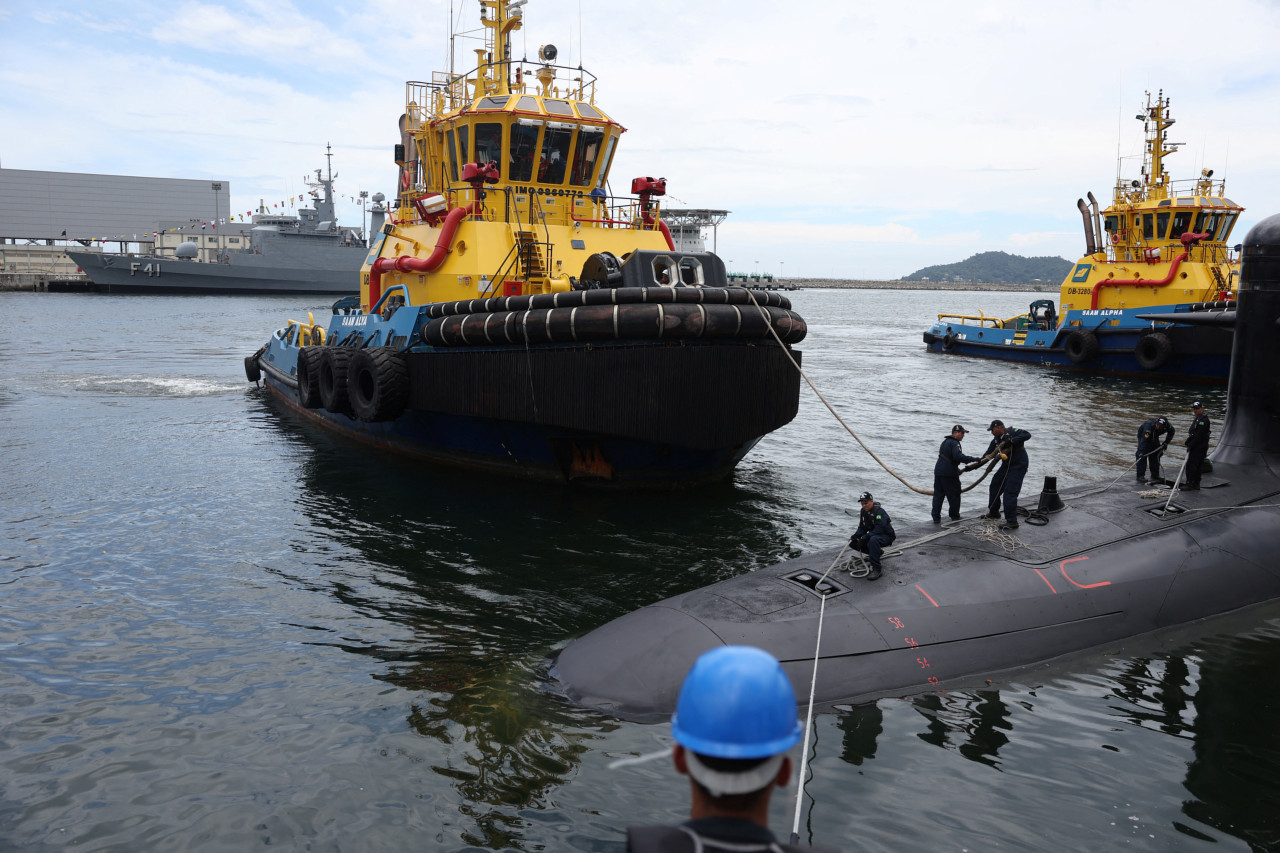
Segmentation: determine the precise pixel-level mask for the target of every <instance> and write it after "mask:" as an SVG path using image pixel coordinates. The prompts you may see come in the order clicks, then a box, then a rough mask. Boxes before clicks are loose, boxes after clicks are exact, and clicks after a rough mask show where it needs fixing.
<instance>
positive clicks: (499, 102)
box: [476, 95, 511, 110]
mask: <svg viewBox="0 0 1280 853" xmlns="http://www.w3.org/2000/svg"><path fill="white" fill-rule="evenodd" d="M509 100H511V96H510V95H501V96H495V97H490V98H481V99H480V102H479V103H478V104H476V109H478V110H500V109H502V108H503V107H505V106H506V105H507V101H509Z"/></svg>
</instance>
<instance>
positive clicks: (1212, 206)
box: [924, 92, 1244, 384]
mask: <svg viewBox="0 0 1280 853" xmlns="http://www.w3.org/2000/svg"><path fill="white" fill-rule="evenodd" d="M1138 118H1139V119H1141V120H1142V121H1143V122H1144V127H1145V133H1146V148H1145V153H1144V164H1143V169H1142V178H1141V180H1138V179H1133V180H1129V181H1126V180H1123V179H1121V180H1118V181H1117V183H1116V186H1115V190H1114V196H1113V201H1112V204H1111V206H1110V207H1107V208H1106V209H1105V210H1102V211H1101V212H1100V211H1099V209H1098V202H1097V200H1096V199H1095V198H1094V197H1093V193H1089V194H1088V197H1089V203H1086V202H1085V201H1084V199H1080V200H1079V201H1078V202H1077V207H1078V208H1079V210H1080V213H1081V216H1082V217H1083V221H1084V235H1085V254H1084V256H1082V257H1081V258H1080V259H1079V260H1078V261H1077V262H1076V264H1075V265H1074V266H1073V267H1072V269H1071V271H1070V272H1068V273H1067V276H1066V279H1065V280H1064V281H1063V282H1062V286H1061V289H1060V292H1059V299H1058V304H1057V305H1055V304H1054V302H1053V300H1049V299H1042V300H1036V301H1034V302H1032V303H1031V304H1030V306H1029V310H1028V311H1027V313H1025V314H1020V315H1017V316H1014V317H1008V318H1001V317H995V316H989V315H987V314H986V313H985V312H983V311H981V310H979V311H976V312H969V313H965V312H961V313H945V314H939V315H938V321H937V322H936V323H934V324H933V325H932V326H930V328H929V329H928V330H926V331H925V332H924V342H925V345H926V346H927V348H928V350H929V351H930V352H934V353H940V354H945V355H963V356H973V357H977V358H996V359H1002V360H1005V361H1019V362H1025V363H1030V364H1042V365H1047V366H1052V367H1060V368H1066V369H1070V370H1077V371H1084V372H1088V373H1100V374H1112V375H1120V376H1136V377H1143V378H1158V379H1174V380H1182V381H1198V382H1208V383H1215V384H1223V383H1225V382H1226V381H1227V374H1228V370H1229V368H1230V361H1231V345H1232V332H1231V323H1232V320H1233V318H1234V311H1235V298H1236V288H1237V280H1238V277H1239V271H1240V264H1239V258H1238V257H1237V256H1236V254H1235V252H1234V251H1233V250H1232V249H1231V248H1229V244H1228V241H1229V238H1230V236H1231V231H1232V228H1233V227H1234V226H1235V224H1236V220H1237V218H1238V217H1239V215H1240V213H1241V212H1242V211H1243V210H1244V208H1242V207H1241V206H1240V205H1238V204H1236V203H1235V202H1234V201H1232V200H1231V199H1230V198H1227V197H1226V195H1225V185H1224V182H1223V181H1222V180H1221V179H1215V178H1214V177H1213V170H1212V169H1203V170H1202V171H1201V174H1200V176H1199V177H1198V178H1195V179H1192V180H1186V181H1178V182H1174V181H1171V180H1170V179H1169V175H1168V173H1167V172H1166V170H1165V164H1164V161H1165V158H1166V157H1167V156H1169V155H1171V154H1173V153H1175V152H1176V151H1177V143H1171V142H1169V141H1168V138H1167V137H1168V129H1169V127H1170V126H1172V125H1173V123H1174V119H1173V118H1172V116H1171V115H1170V109H1169V100H1168V99H1167V98H1165V97H1164V94H1163V92H1160V93H1158V94H1157V96H1156V99H1155V100H1154V102H1153V101H1152V99H1151V96H1150V94H1149V93H1148V95H1147V101H1146V107H1145V108H1144V110H1143V112H1142V113H1141V114H1140V115H1139V116H1138ZM1188 315H1195V319H1196V320H1197V321H1198V322H1194V323H1190V322H1183V321H1184V320H1185V319H1186V318H1187V317H1188ZM1206 320H1208V322H1206Z"/></svg>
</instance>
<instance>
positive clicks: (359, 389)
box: [347, 347, 409, 422]
mask: <svg viewBox="0 0 1280 853" xmlns="http://www.w3.org/2000/svg"><path fill="white" fill-rule="evenodd" d="M347 399H348V400H349V401H350V403H351V411H352V413H353V414H354V415H355V416H356V417H357V418H359V419H360V420H362V421H366V422H372V421H393V420H395V419H396V418H398V417H400V415H401V413H403V412H404V407H405V405H406V404H407V403H408V402H409V365H408V362H407V361H406V360H405V357H404V356H403V355H402V354H401V353H399V352H398V351H396V350H394V349H392V348H391V347H371V348H369V349H362V350H356V352H355V354H354V355H353V356H352V357H351V364H350V365H349V366H348V367H347Z"/></svg>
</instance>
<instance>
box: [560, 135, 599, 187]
mask: <svg viewBox="0 0 1280 853" xmlns="http://www.w3.org/2000/svg"><path fill="white" fill-rule="evenodd" d="M603 139H604V133H603V132H601V131H598V130H581V131H579V132H578V147H577V148H576V149H574V152H573V171H571V172H570V173H569V183H571V184H573V185H574V186H575V187H585V186H586V185H587V184H589V183H591V173H592V172H594V171H595V169H596V157H597V156H598V155H599V154H600V142H601V141H602V140H603Z"/></svg>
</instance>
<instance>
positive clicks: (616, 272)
mask: <svg viewBox="0 0 1280 853" xmlns="http://www.w3.org/2000/svg"><path fill="white" fill-rule="evenodd" d="M523 5H524V4H523V3H518V2H509V0H480V7H481V24H482V29H483V32H484V45H483V47H481V48H478V49H477V50H476V51H475V52H476V56H477V59H478V62H477V65H476V67H475V68H474V69H472V70H471V71H469V72H466V73H454V72H453V71H450V72H447V73H446V72H440V73H436V74H434V75H433V77H432V79H431V82H429V83H427V82H410V83H408V84H407V97H406V109H405V112H404V114H403V116H401V118H400V128H399V129H400V139H399V143H398V144H397V145H396V146H395V157H396V162H397V163H398V165H399V167H400V183H399V200H398V205H397V207H396V209H395V211H393V215H392V218H391V220H390V221H389V222H388V223H387V224H386V226H385V227H384V228H383V230H382V233H380V234H377V235H375V239H374V240H373V241H371V245H370V248H369V252H368V257H367V258H366V260H365V265H364V267H363V269H362V271H361V273H360V296H359V305H358V308H356V307H354V306H353V307H352V308H351V313H342V309H341V308H340V305H335V308H334V311H335V314H334V316H333V317H332V318H330V319H329V320H328V322H327V323H326V324H325V325H324V326H321V325H320V324H317V323H316V322H315V321H314V319H313V318H312V317H310V316H308V319H307V320H306V321H300V320H290V321H288V323H286V325H284V326H283V327H281V328H280V329H278V330H277V331H276V332H275V333H274V334H273V335H272V336H271V337H270V339H269V340H268V341H267V343H266V344H265V345H264V346H263V347H262V348H261V349H260V350H259V351H258V352H256V353H254V354H253V355H251V356H249V357H248V358H247V359H246V360H245V372H246V374H247V376H248V378H249V380H250V381H253V382H256V381H258V380H259V379H263V380H265V382H266V385H267V387H268V388H269V389H270V390H271V392H273V394H275V395H276V396H277V397H279V398H281V399H283V400H284V401H285V402H286V403H287V404H289V405H290V406H291V407H292V408H294V409H295V410H297V411H299V412H302V413H304V414H305V415H306V416H308V417H310V418H313V419H315V420H316V421H318V422H320V423H322V424H324V425H326V426H328V427H330V428H332V429H335V430H337V431H339V432H342V433H344V434H347V435H349V436H351V437H353V438H357V439H361V440H364V441H367V442H371V443H373V444H375V445H379V446H382V447H385V448H388V449H392V450H395V451H399V452H403V453H406V454H410V455H414V456H418V457H422V458H425V459H429V460H434V461H439V462H444V463H449V464H454V465H461V466H466V467H471V468H476V469H486V470H492V471H496V472H502V473H509V474H515V475H518V476H523V477H529V478H538V479H549V480H560V481H568V480H576V481H590V482H594V483H599V484H605V485H612V486H618V487H672V486H688V485H694V484H698V483H704V482H709V481H713V480H717V479H720V478H723V477H725V476H726V475H727V474H729V473H730V472H731V471H732V470H733V468H734V466H735V465H737V463H738V462H739V461H740V460H741V459H742V458H743V456H745V455H746V454H747V453H748V452H749V451H750V450H751V448H752V447H753V446H754V445H755V444H756V442H758V441H759V440H760V438H761V437H763V436H764V435H765V434H767V433H769V432H771V431H772V430H775V429H777V428H778V427H781V426H783V425H784V424H786V423H788V422H789V421H791V420H792V419H793V418H794V417H795V414H796V410H797V407H798V405H799V395H800V378H799V374H798V371H797V369H796V366H795V364H793V359H794V360H795V363H796V364H798V360H799V353H798V352H795V351H793V350H792V349H791V345H792V344H795V343H797V342H799V341H800V340H801V339H803V337H804V336H805V332H806V328H805V324H804V321H803V319H801V318H800V317H799V316H797V315H796V314H794V313H792V312H791V311H790V307H791V306H790V303H789V302H788V301H787V300H786V298H785V297H782V296H780V295H778V294H776V293H760V294H755V293H752V292H750V291H748V290H746V289H745V288H733V287H729V286H728V281H727V279H726V274H725V268H724V264H723V262H722V261H721V260H720V258H718V257H717V256H715V255H714V254H712V253H709V252H684V251H676V250H675V247H674V245H673V243H672V240H671V236H670V232H669V230H668V228H667V226H666V224H665V223H664V222H663V221H662V217H661V201H660V199H661V197H662V196H663V195H664V194H665V193H666V181H665V179H655V178H650V177H641V178H636V179H635V180H633V181H632V183H631V191H632V193H633V194H634V196H635V197H634V198H616V197H612V196H611V195H610V194H609V190H608V186H609V184H608V178H609V169H610V166H611V165H612V162H613V158H614V155H615V153H616V149H617V146H618V142H619V139H620V137H621V135H622V133H623V132H624V130H625V128H623V127H622V126H621V125H620V124H618V122H617V121H615V120H614V119H613V118H612V117H611V116H609V115H608V114H607V113H606V112H605V111H604V109H603V108H602V107H601V106H599V105H598V104H597V103H596V91H595V89H596V84H595V78H594V77H593V76H592V75H590V74H589V73H588V72H586V71H584V70H582V69H581V68H573V69H566V68H565V67H564V66H560V65H557V64H555V59H556V49H555V48H554V47H553V46H552V45H544V46H543V47H541V48H539V49H538V58H537V61H535V62H529V61H528V60H513V59H512V57H511V41H510V39H511V36H512V34H513V33H514V31H515V30H518V29H520V28H521V27H522V25H523V17H522V12H523V10H522V9H521V6H523ZM563 71H567V72H568V77H569V79H568V80H565V81H559V80H558V79H557V74H558V73H560V72H563ZM352 301H353V302H354V300H352Z"/></svg>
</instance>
